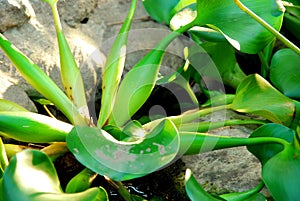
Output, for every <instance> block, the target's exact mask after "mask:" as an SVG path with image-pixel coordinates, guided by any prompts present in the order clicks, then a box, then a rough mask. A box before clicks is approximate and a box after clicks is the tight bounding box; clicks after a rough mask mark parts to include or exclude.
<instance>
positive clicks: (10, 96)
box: [0, 74, 36, 111]
mask: <svg viewBox="0 0 300 201" xmlns="http://www.w3.org/2000/svg"><path fill="white" fill-rule="evenodd" d="M2 75H3V74H1V76H0V86H1V88H0V99H6V100H10V101H12V102H17V103H19V104H20V105H21V106H23V107H25V108H27V109H28V110H30V111H36V108H35V106H34V104H33V102H32V101H31V100H30V99H29V98H28V96H27V94H26V93H25V92H24V90H22V88H20V87H19V86H18V85H15V82H16V80H9V77H6V76H2Z"/></svg>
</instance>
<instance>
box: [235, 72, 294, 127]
mask: <svg viewBox="0 0 300 201" xmlns="http://www.w3.org/2000/svg"><path fill="white" fill-rule="evenodd" d="M232 108H233V109H234V110H236V111H238V112H244V113H252V114H256V115H259V116H262V117H264V118H267V119H268V120H270V121H272V122H274V123H280V124H283V125H286V126H290V124H291V123H292V120H293V116H294V112H295V104H294V102H293V101H292V100H291V99H289V98H288V97H286V96H284V95H283V94H281V93H280V92H279V91H277V90H276V89H275V88H274V87H273V86H272V85H270V84H269V83H268V82H267V81H266V80H265V79H264V78H262V77H261V76H260V75H258V74H253V75H249V76H248V77H247V78H246V79H244V80H243V81H242V83H241V84H240V85H239V87H238V88H237V92H236V96H235V98H234V100H233V103H232Z"/></svg>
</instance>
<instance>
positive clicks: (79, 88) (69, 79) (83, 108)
mask: <svg viewBox="0 0 300 201" xmlns="http://www.w3.org/2000/svg"><path fill="white" fill-rule="evenodd" d="M44 1H45V2H47V3H48V4H49V5H50V6H51V9H52V13H53V18H54V25H55V30H56V36H57V40H58V48H59V56H60V69H61V71H60V73H61V78H62V83H63V86H64V89H65V92H66V94H67V96H68V97H69V99H70V100H71V101H72V102H73V103H74V105H75V106H76V108H78V111H79V112H80V114H81V115H82V116H83V117H85V119H86V122H84V121H83V120H82V121H79V122H75V123H76V124H79V125H80V124H85V123H88V122H87V121H88V120H89V119H90V114H89V110H88V107H87V103H86V98H85V91H84V84H83V80H82V77H81V73H80V70H79V68H78V66H77V63H76V61H75V58H74V56H73V54H72V51H71V49H70V47H69V44H68V42H67V39H66V37H65V35H64V33H63V31H62V26H61V23H60V17H59V14H58V10H57V0H54V1H53V0H44Z"/></svg>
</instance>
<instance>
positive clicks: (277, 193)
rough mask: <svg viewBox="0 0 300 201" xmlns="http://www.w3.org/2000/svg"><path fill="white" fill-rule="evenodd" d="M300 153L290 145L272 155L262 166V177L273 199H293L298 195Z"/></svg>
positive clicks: (299, 195) (288, 200)
mask: <svg viewBox="0 0 300 201" xmlns="http://www.w3.org/2000/svg"><path fill="white" fill-rule="evenodd" d="M299 156H300V153H299V151H298V150H295V149H294V148H293V147H292V146H286V147H285V149H284V150H283V151H281V152H280V153H278V154H277V155H275V156H274V157H272V158H271V159H270V160H268V162H267V163H266V164H265V165H263V167H262V178H263V181H264V182H265V184H266V186H267V188H268V189H269V190H270V192H271V194H272V196H273V198H274V199H275V200H285V201H294V200H298V199H299V197H300V191H299V186H300V180H299V177H298V176H299V175H300V158H299Z"/></svg>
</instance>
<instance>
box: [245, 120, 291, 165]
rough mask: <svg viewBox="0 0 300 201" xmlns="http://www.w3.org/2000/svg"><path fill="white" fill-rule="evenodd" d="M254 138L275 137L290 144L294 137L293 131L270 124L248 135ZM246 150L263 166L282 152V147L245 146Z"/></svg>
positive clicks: (276, 145) (273, 145)
mask: <svg viewBox="0 0 300 201" xmlns="http://www.w3.org/2000/svg"><path fill="white" fill-rule="evenodd" d="M255 137H276V138H281V139H284V140H286V141H287V142H289V143H292V142H293V140H294V137H295V131H294V130H292V129H290V128H288V127H285V126H283V125H281V124H274V123H270V124H265V125H263V126H261V127H259V128H258V129H256V130H255V131H254V132H253V133H252V134H251V135H250V138H255ZM247 148H248V150H249V151H250V152H251V153H252V154H254V155H255V156H256V157H257V158H258V159H259V160H260V162H261V163H262V164H265V163H266V162H267V161H268V160H269V159H270V158H272V157H273V156H275V155H276V154H278V153H279V152H280V151H282V150H283V145H281V144H275V143H272V144H271V143H270V144H259V145H251V146H247Z"/></svg>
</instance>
